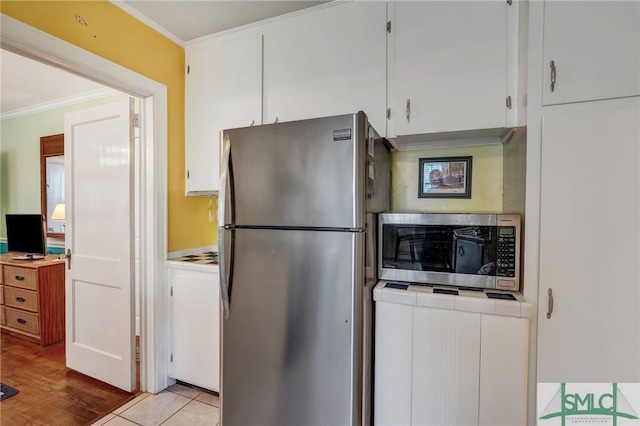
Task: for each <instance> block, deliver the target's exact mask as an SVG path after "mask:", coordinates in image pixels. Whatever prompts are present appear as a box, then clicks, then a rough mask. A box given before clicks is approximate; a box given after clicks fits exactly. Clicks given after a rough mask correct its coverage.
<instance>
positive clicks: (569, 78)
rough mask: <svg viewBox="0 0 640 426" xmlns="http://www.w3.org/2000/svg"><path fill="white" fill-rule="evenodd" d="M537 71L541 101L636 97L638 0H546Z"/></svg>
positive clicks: (639, 59) (639, 84)
mask: <svg viewBox="0 0 640 426" xmlns="http://www.w3.org/2000/svg"><path fill="white" fill-rule="evenodd" d="M552 62H553V65H551V64H552ZM553 68H555V72H554V70H553ZM542 72H543V75H544V86H543V104H545V105H553V104H562V103H570V102H581V101H590V100H598V99H610V98H620V97H626V96H637V95H639V94H640V77H639V76H640V2H638V1H547V2H545V4H544V61H543V70H542ZM554 73H555V75H554ZM554 78H555V84H553V89H552V80H553V79H554Z"/></svg>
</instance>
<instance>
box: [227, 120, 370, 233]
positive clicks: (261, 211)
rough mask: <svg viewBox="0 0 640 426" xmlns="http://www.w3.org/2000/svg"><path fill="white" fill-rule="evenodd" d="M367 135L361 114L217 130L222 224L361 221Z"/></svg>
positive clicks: (358, 224)
mask: <svg viewBox="0 0 640 426" xmlns="http://www.w3.org/2000/svg"><path fill="white" fill-rule="evenodd" d="M366 135H367V120H366V115H365V114H364V113H357V114H348V115H341V116H335V117H327V118H318V119H313V120H303V121H293V122H288V123H278V124H271V125H265V126H256V127H247V128H242V129H232V130H226V131H224V132H223V139H224V138H225V137H228V140H229V143H230V147H231V150H230V152H231V159H230V165H229V179H228V181H229V191H228V194H229V195H228V196H227V200H226V203H225V204H228V205H227V210H230V209H231V210H232V211H233V213H232V214H227V215H226V218H225V221H224V222H225V224H226V225H228V224H235V225H239V226H280V227H335V228H362V227H364V205H363V204H364V199H365V185H366V178H367V174H366V170H365V163H366V158H367V152H366V149H367V148H366V146H365V145H366V143H365V142H366ZM224 169H225V165H223V166H222V170H224ZM231 216H234V217H231Z"/></svg>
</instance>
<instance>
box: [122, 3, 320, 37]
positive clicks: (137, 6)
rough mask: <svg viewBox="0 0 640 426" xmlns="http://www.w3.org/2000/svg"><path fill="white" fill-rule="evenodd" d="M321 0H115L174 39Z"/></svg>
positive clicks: (305, 5) (271, 14)
mask: <svg viewBox="0 0 640 426" xmlns="http://www.w3.org/2000/svg"><path fill="white" fill-rule="evenodd" d="M321 3H327V2H326V1H307V0H295V1H272V0H258V1H255V0H254V1H247V0H233V1H211V0H161V1H158V0H151V1H148V0H124V1H118V2H114V4H116V5H118V6H120V7H122V8H123V9H124V10H126V11H127V12H129V13H131V14H132V15H134V16H136V17H137V18H138V19H140V20H142V21H143V22H146V23H147V24H148V25H150V26H152V27H154V28H155V29H156V30H160V28H158V26H159V27H162V29H164V30H166V31H167V32H169V33H170V34H166V32H163V31H161V32H163V33H164V34H165V35H167V36H170V38H172V39H173V40H174V41H178V42H182V43H184V42H186V41H189V40H193V39H195V38H199V37H202V36H205V35H208V34H213V33H217V32H220V31H225V30H228V29H230V28H235V27H239V26H242V25H246V24H250V23H253V22H257V21H261V20H263V19H268V18H273V17H275V16H280V15H284V14H287V13H291V12H295V11H297V10H301V9H306V8H308V7H312V6H317V5H319V4H321ZM141 15H142V16H141ZM154 24H155V25H154ZM171 35H173V36H174V37H171ZM176 39H177V40H176Z"/></svg>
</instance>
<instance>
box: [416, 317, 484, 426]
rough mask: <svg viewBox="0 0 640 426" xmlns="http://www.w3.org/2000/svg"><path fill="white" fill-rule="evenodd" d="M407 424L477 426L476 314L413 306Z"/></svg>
mask: <svg viewBox="0 0 640 426" xmlns="http://www.w3.org/2000/svg"><path fill="white" fill-rule="evenodd" d="M412 368H413V393H412V396H411V401H412V403H411V424H412V425H433V426H445V425H452V426H454V425H455V426H461V425H477V424H478V397H479V395H478V392H479V378H480V314H477V313H470V312H456V311H449V310H445V309H432V308H419V307H416V308H414V312H413V367H412Z"/></svg>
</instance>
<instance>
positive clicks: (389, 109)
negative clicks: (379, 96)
mask: <svg viewBox="0 0 640 426" xmlns="http://www.w3.org/2000/svg"><path fill="white" fill-rule="evenodd" d="M387 120H391V108H387Z"/></svg>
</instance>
